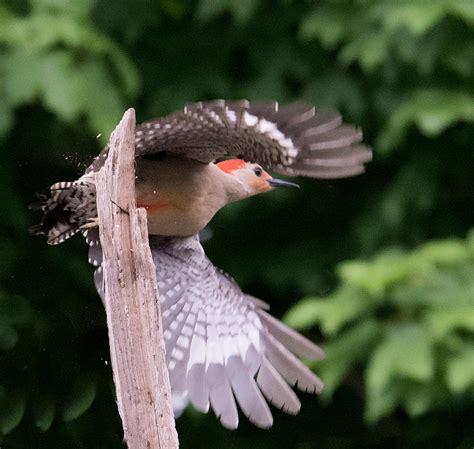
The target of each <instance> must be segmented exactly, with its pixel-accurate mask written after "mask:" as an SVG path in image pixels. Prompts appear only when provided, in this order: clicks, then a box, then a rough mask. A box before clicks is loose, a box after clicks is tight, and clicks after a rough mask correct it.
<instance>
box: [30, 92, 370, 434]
mask: <svg viewBox="0 0 474 449" xmlns="http://www.w3.org/2000/svg"><path fill="white" fill-rule="evenodd" d="M361 140H362V133H361V131H360V130H358V129H356V128H355V127H353V126H349V125H343V124H342V120H341V117H340V115H339V114H337V113H332V112H326V113H322V112H319V111H315V109H314V108H313V107H311V106H308V105H307V104H305V103H300V102H298V103H293V104H290V105H287V106H284V107H282V108H279V107H278V104H277V103H276V102H261V103H249V102H247V101H229V102H228V101H223V100H218V101H213V102H205V103H195V104H191V105H189V106H187V107H185V109H184V110H183V111H179V112H176V113H174V114H171V115H170V116H168V117H164V118H159V119H157V120H151V121H148V122H145V123H142V124H141V125H139V126H138V127H137V129H136V140H135V142H136V169H137V180H136V198H137V204H138V206H142V207H144V208H146V210H147V213H148V230H149V234H150V235H151V236H150V245H151V250H152V254H153V259H154V262H155V265H156V269H157V278H158V288H159V291H160V298H161V303H162V304H161V306H162V311H163V328H164V337H165V343H166V358H167V363H168V368H169V373H170V380H171V388H172V391H173V394H174V395H178V396H182V397H187V398H188V399H189V400H190V401H191V403H192V404H193V405H194V407H195V408H197V409H198V410H201V411H204V412H207V411H208V410H209V406H210V407H212V409H213V410H214V412H215V414H216V416H217V417H218V418H219V419H220V421H221V423H222V424H223V425H224V426H226V427H228V428H236V427H237V425H238V411H237V404H238V405H239V406H240V408H241V409H242V411H243V413H244V414H245V415H246V416H247V417H248V418H249V420H250V421H251V422H252V423H254V424H256V425H257V426H259V427H264V428H266V427H269V426H271V424H272V422H273V418H272V414H271V411H270V409H269V407H268V404H267V401H268V402H270V403H272V404H273V405H275V406H276V407H278V408H281V409H283V410H284V411H285V412H288V413H292V414H295V413H297V412H298V411H299V408H300V402H299V400H298V397H297V396H296V394H295V393H294V391H293V390H292V389H291V388H290V386H289V385H288V384H290V385H293V386H296V387H297V388H299V389H300V390H303V391H308V392H311V393H313V392H319V391H320V390H321V389H322V386H323V384H322V382H321V380H320V379H319V378H318V377H317V376H316V375H315V374H314V373H313V372H312V371H311V370H309V369H308V368H307V367H306V366H305V365H304V364H303V363H302V362H301V361H300V360H299V358H298V357H302V358H307V359H318V358H321V357H322V356H323V353H322V351H321V349H320V348H319V347H318V346H316V345H315V344H313V343H312V342H311V341H309V340H307V339H306V338H305V337H303V336H302V335H300V334H299V333H297V332H295V331H293V330H291V329H290V328H288V327H287V326H285V325H284V324H283V323H281V322H280V321H278V320H277V319H275V318H273V317H271V316H270V315H269V314H268V313H267V312H266V309H268V306H267V305H266V304H265V303H264V302H262V301H260V300H259V299H257V298H254V297H252V296H250V295H247V294H245V293H243V292H242V290H241V289H240V288H239V286H238V285H237V284H236V283H235V281H234V280H232V279H231V278H230V277H229V276H228V275H226V274H225V273H223V272H222V271H220V270H219V269H217V268H216V267H215V266H214V265H213V264H212V263H211V262H210V261H209V259H207V257H206V255H205V254H204V250H203V248H202V246H201V244H200V242H199V237H198V234H199V232H200V231H201V230H202V229H203V228H204V227H205V226H206V225H207V224H208V223H209V221H210V220H211V219H212V217H213V216H214V214H215V213H216V212H217V211H218V210H219V209H221V208H222V207H223V206H225V205H226V204H228V203H230V202H233V201H238V200H240V199H243V198H246V197H250V196H252V195H256V194H258V193H262V192H266V191H269V190H272V189H273V188H276V187H294V186H296V184H293V183H289V182H287V181H282V180H278V179H275V178H273V177H271V176H270V175H269V174H268V173H267V172H266V171H264V170H263V169H262V167H261V166H260V164H262V165H265V166H268V167H269V168H270V169H272V170H273V171H275V172H277V173H282V174H285V175H293V176H298V175H301V176H307V177H312V178H342V177H348V176H353V175H357V174H359V173H362V172H363V171H364V163H366V162H368V161H370V160H371V157H372V153H371V151H370V149H369V148H367V147H366V146H364V145H362V144H360V142H361ZM107 153H108V150H107V148H105V149H104V151H102V153H101V154H100V155H99V156H98V157H97V158H96V159H95V160H94V161H93V163H92V164H91V165H90V167H89V168H88V169H87V170H86V173H85V174H84V175H83V176H82V177H81V178H79V179H78V180H77V181H74V182H60V183H56V184H54V185H53V186H51V188H50V195H49V197H48V198H45V200H44V202H43V203H42V204H41V206H40V208H41V210H42V211H43V212H44V216H43V220H42V222H41V224H39V225H38V226H36V227H34V229H33V232H34V233H36V234H42V235H46V236H47V238H48V243H50V244H52V245H55V244H58V243H61V242H63V241H64V240H66V239H67V238H69V237H71V236H72V235H74V234H75V233H77V232H80V231H82V232H83V234H84V235H85V236H86V240H87V242H88V244H89V246H90V250H89V261H90V262H91V263H92V264H94V265H95V266H96V267H97V269H96V272H95V283H96V287H97V289H98V291H99V294H101V295H102V293H103V279H102V267H101V263H102V251H101V247H100V241H99V238H98V230H97V227H96V225H97V217H96V206H95V185H94V176H93V174H94V172H96V171H98V170H99V169H100V168H101V167H102V165H103V163H104V161H105V158H106V156H107ZM232 155H234V156H237V157H239V159H227V160H223V161H221V162H219V163H215V161H216V160H218V159H220V158H225V157H228V156H232Z"/></svg>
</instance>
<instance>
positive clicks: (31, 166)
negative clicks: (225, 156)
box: [0, 0, 474, 449]
mask: <svg viewBox="0 0 474 449" xmlns="http://www.w3.org/2000/svg"><path fill="white" fill-rule="evenodd" d="M473 88H474V2H472V1H469V0H433V1H430V2H428V1H423V0H414V1H404V0H398V1H382V0H364V1H361V0H360V1H356V0H352V1H351V0H346V1H342V0H341V1H318V2H316V1H292V0H276V1H270V0H268V1H266V0H240V1H237V0H236V1H232V0H197V1H192V2H188V1H185V0H163V1H157V0H134V1H126V0H120V1H115V2H113V1H110V0H11V1H7V0H3V1H0V152H1V157H0V204H1V205H2V212H1V214H0V215H1V217H2V219H1V220H0V435H1V440H2V442H1V443H0V444H1V447H2V448H3V449H23V448H45V449H46V448H47V449H49V448H73V449H75V448H78V449H79V448H87V449H89V448H118V447H123V442H122V430H121V425H120V421H119V417H118V413H117V409H116V405H115V401H114V393H113V384H112V378H111V370H110V363H109V352H108V342H107V329H106V325H105V315H104V311H103V310H102V306H101V303H100V300H99V299H98V296H97V295H96V293H95V291H94V288H93V282H92V267H90V266H89V265H88V264H87V257H86V253H87V249H86V247H85V244H84V242H83V241H82V239H81V238H79V237H77V238H75V239H71V240H70V241H68V242H67V243H65V244H63V245H60V246H59V247H48V246H47V245H46V243H45V242H44V241H43V240H41V239H37V238H33V237H31V236H30V235H29V234H28V231H27V229H28V227H29V226H30V225H32V224H34V223H35V222H36V221H37V220H38V217H37V216H35V215H34V214H33V213H32V212H31V211H29V210H28V209H27V204H28V203H29V202H30V201H31V200H33V199H34V193H35V192H37V191H45V189H46V188H47V187H48V186H49V185H50V184H52V183H54V182H56V181H65V180H73V179H75V178H77V177H78V176H79V175H80V174H81V173H82V172H83V170H84V169H85V167H86V166H87V165H88V163H89V162H90V161H91V159H92V157H93V156H94V155H96V154H97V153H98V152H99V150H100V149H101V147H102V146H103V144H104V143H105V142H106V141H107V139H108V136H109V134H110V132H111V130H112V129H113V127H114V126H115V124H116V123H117V122H118V120H119V119H120V117H121V116H122V113H123V112H124V110H125V109H126V108H128V107H131V106H133V107H135V108H136V110H137V115H138V120H139V121H143V120H146V119H150V118H152V117H156V116H160V115H163V114H167V113H170V112H172V111H173V110H175V109H179V108H181V107H182V106H183V104H184V103H186V102H189V101H195V100H204V99H213V98H234V99H235V98H248V99H250V100H253V99H275V100H278V101H280V102H289V101H291V100H294V99H304V100H306V101H308V102H311V103H313V104H315V105H316V106H317V107H324V108H328V107H330V108H337V109H339V110H340V111H341V112H342V113H343V115H344V118H345V120H346V121H349V122H353V123H356V124H357V125H359V126H361V127H362V128H363V129H364V132H365V141H366V142H367V143H368V144H370V145H372V146H373V148H374V159H375V160H374V162H373V163H371V164H370V165H369V166H368V170H367V173H366V174H365V175H363V176H360V177H357V178H354V179H347V180H339V181H331V182H328V181H314V180H306V179H301V180H298V182H300V183H301V185H302V188H301V189H300V190H299V191H285V192H284V191H278V192H274V193H273V194H268V195H263V196H259V197H256V198H252V199H250V200H246V201H244V202H241V203H239V204H235V205H232V206H230V207H228V208H226V209H225V210H223V211H222V212H220V213H219V215H218V216H217V217H216V219H215V220H214V221H213V222H212V225H211V230H212V233H213V237H212V239H211V240H209V241H208V242H206V244H205V246H206V251H207V252H208V254H209V256H210V257H211V259H212V260H213V261H214V262H215V263H216V264H217V265H219V266H221V267H222V268H224V269H225V270H226V271H228V272H230V273H232V275H233V276H234V277H235V278H236V279H237V280H238V282H239V283H240V285H241V286H242V287H243V288H244V289H245V290H246V291H248V292H250V293H252V294H254V295H256V296H258V297H260V298H262V299H264V300H266V301H268V302H269V303H270V304H271V307H272V312H273V314H274V315H276V316H278V317H283V318H284V319H285V321H286V322H287V323H288V324H290V325H292V326H294V327H297V328H299V329H301V330H302V331H303V332H304V333H305V334H306V335H307V336H308V337H310V338H312V339H313V340H315V341H317V342H320V343H321V344H322V346H323V347H324V349H325V351H326V353H327V357H326V359H325V360H324V361H323V362H319V363H317V364H315V365H314V366H313V367H312V368H313V369H314V370H315V371H316V372H317V373H318V374H319V375H320V376H321V377H322V378H323V380H324V381H325V383H326V388H325V391H324V394H323V395H322V396H321V397H320V398H316V397H312V396H309V395H304V394H302V395H301V399H302V401H303V408H302V411H301V413H300V414H299V415H298V416H296V417H293V416H286V415H284V414H283V413H280V412H278V411H276V410H275V415H276V419H275V424H274V426H273V428H272V429H270V430H267V431H262V430H258V429H256V428H254V427H252V426H251V425H250V424H248V423H247V422H245V420H244V419H242V425H241V428H240V429H239V430H238V431H235V432H230V431H227V430H225V429H223V428H221V427H220V425H219V423H218V421H217V420H216V419H215V417H214V416H212V415H209V416H206V415H202V414H200V413H197V412H194V411H192V410H188V411H186V413H185V414H184V416H183V417H182V418H180V419H179V420H178V421H177V427H178V432H179V436H180V441H181V447H182V448H196V449H198V448H208V447H212V448H222V447H226V448H229V449H230V448H277V447H281V448H283V447H284V448H289V449H292V448H295V449H313V448H315V449H316V448H317V449H329V448H330V449H346V448H347V449H350V448H374V449H375V448H423V449H425V448H430V449H438V448H439V449H441V448H442V449H453V448H458V449H464V448H466V449H468V448H472V447H473V442H474V338H473V337H474V230H472V226H473V222H474V207H473V194H474V182H473V169H474V151H473V142H474V127H473V122H474V95H473V92H474V89H473Z"/></svg>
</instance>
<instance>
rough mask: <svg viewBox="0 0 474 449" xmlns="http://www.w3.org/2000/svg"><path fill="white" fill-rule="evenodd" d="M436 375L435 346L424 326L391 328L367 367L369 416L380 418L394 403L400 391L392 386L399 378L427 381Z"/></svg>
mask: <svg viewBox="0 0 474 449" xmlns="http://www.w3.org/2000/svg"><path fill="white" fill-rule="evenodd" d="M433 374H434V354H433V348H432V346H431V342H430V340H429V336H428V334H427V333H426V331H425V330H424V329H423V327H422V326H420V325H419V324H415V323H403V324H400V325H392V326H391V327H389V328H388V329H387V333H386V335H385V337H384V338H383V339H382V341H381V342H380V344H379V345H378V346H377V347H376V349H375V350H374V352H373V353H372V355H371V356H370V360H369V363H368V366H367V370H366V383H367V400H368V404H367V407H368V412H367V413H368V417H369V419H370V420H375V419H378V418H379V417H380V416H382V415H383V414H385V413H387V412H388V411H389V410H390V407H392V406H394V404H395V402H394V401H395V398H396V397H397V394H396V393H395V392H394V391H393V389H394V387H393V385H394V381H396V379H397V378H398V377H400V376H402V377H407V378H410V379H413V380H416V381H419V382H428V381H430V380H431V379H432V377H433ZM385 397H388V398H390V400H387V399H386V398H385Z"/></svg>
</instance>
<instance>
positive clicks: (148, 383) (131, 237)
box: [96, 109, 178, 449]
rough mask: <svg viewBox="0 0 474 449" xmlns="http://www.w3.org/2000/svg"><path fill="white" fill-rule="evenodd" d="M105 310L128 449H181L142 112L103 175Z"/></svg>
mask: <svg viewBox="0 0 474 449" xmlns="http://www.w3.org/2000/svg"><path fill="white" fill-rule="evenodd" d="M96 185H97V211H98V217H99V230H100V241H101V245H102V248H103V255H104V277H105V308H106V313H107V325H108V330H109V341H110V354H111V362H112V370H113V375H114V382H115V387H116V392H117V404H118V409H119V413H120V416H121V418H122V423H123V429H124V437H125V441H126V443H127V446H128V448H129V449H158V448H159V449H175V448H178V437H177V433H176V428H175V423H174V417H173V409H172V405H171V391H170V384H169V376H168V370H167V367H166V362H165V345H164V340H163V332H162V327H161V316H160V303H159V301H158V300H157V299H158V288H157V283H156V273H155V266H154V264H153V260H152V257H151V251H150V247H149V244H148V232H147V218H146V211H145V210H144V209H137V207H136V204H135V111H134V110H133V109H129V110H128V111H126V112H125V114H124V116H123V118H122V120H121V122H120V123H119V125H118V126H117V128H116V129H115V131H114V132H113V134H112V136H111V140H110V152H109V154H108V157H107V161H106V163H105V165H104V167H103V168H102V169H101V170H100V172H99V173H97V174H96Z"/></svg>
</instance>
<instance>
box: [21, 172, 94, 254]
mask: <svg viewBox="0 0 474 449" xmlns="http://www.w3.org/2000/svg"><path fill="white" fill-rule="evenodd" d="M30 209H32V210H39V211H41V212H42V213H43V217H42V218H41V222H40V223H39V224H37V225H34V226H31V227H30V233H31V234H33V235H40V236H46V237H47V239H48V240H47V241H48V244H50V245H58V244H60V243H62V242H64V241H65V240H67V239H68V238H70V237H72V236H73V235H75V234H77V233H78V232H79V231H80V229H81V226H82V225H84V224H85V223H87V221H88V220H90V219H91V218H94V216H95V215H96V213H95V186H94V184H93V182H90V180H89V179H84V177H83V178H81V179H79V180H77V181H64V182H57V183H56V184H53V185H52V186H51V187H50V189H49V194H48V195H39V201H37V202H35V203H32V204H30Z"/></svg>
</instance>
